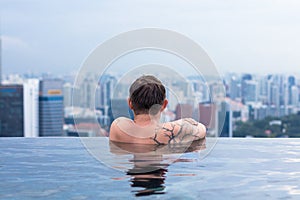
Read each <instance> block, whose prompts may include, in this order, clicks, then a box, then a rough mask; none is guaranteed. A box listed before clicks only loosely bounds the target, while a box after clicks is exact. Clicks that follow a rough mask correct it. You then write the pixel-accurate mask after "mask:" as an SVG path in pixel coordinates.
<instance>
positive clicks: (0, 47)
mask: <svg viewBox="0 0 300 200" xmlns="http://www.w3.org/2000/svg"><path fill="white" fill-rule="evenodd" d="M0 28H1V27H0ZM1 83H2V37H1V29H0V85H1Z"/></svg>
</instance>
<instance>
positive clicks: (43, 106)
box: [39, 79, 64, 136]
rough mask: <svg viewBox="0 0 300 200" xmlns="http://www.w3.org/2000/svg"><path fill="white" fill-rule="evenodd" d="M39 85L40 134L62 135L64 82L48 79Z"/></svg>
mask: <svg viewBox="0 0 300 200" xmlns="http://www.w3.org/2000/svg"><path fill="white" fill-rule="evenodd" d="M39 87H40V88H39V136H62V134H63V123H64V106H63V93H62V87H63V82H62V80H60V79H48V80H47V79H46V80H42V81H41V82H40V86H39Z"/></svg>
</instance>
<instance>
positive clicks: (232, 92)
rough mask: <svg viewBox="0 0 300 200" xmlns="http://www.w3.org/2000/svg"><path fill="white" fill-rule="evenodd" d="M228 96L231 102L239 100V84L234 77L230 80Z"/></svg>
mask: <svg viewBox="0 0 300 200" xmlns="http://www.w3.org/2000/svg"><path fill="white" fill-rule="evenodd" d="M229 96H230V98H231V99H233V100H237V99H240V98H241V83H240V81H239V80H238V79H237V78H236V77H235V76H232V77H231V79H230V87H229Z"/></svg>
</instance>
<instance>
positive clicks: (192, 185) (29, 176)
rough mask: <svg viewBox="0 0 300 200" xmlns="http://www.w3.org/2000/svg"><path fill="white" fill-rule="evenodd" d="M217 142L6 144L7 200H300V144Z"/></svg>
mask: <svg viewBox="0 0 300 200" xmlns="http://www.w3.org/2000/svg"><path fill="white" fill-rule="evenodd" d="M86 141H91V142H92V143H93V144H94V146H93V148H94V149H97V150H99V152H100V153H99V155H100V156H99V157H97V156H95V154H93V155H92V154H91V153H93V150H90V149H89V151H87V150H86ZM212 142H213V141H212V140H211V139H210V138H208V139H207V141H206V150H203V148H204V144H203V143H197V144H193V145H194V146H193V148H190V149H186V150H185V151H187V152H186V153H183V154H182V155H181V154H179V151H176V150H175V151H174V148H173V149H172V151H170V152H167V153H166V150H165V149H164V150H161V149H155V152H156V153H155V154H151V153H150V154H148V153H147V152H150V150H149V149H151V148H149V149H147V148H148V147H147V148H146V147H138V146H137V147H136V146H135V147H133V148H131V147H128V148H127V147H123V146H118V144H117V145H115V144H114V145H112V144H109V142H108V141H107V139H106V138H86V139H85V141H84V142H83V140H81V139H80V138H1V139H0V180H1V182H0V199H74V200H75V199H76V200H79V199H119V198H122V199H124V198H126V199H130V198H141V199H153V198H158V199H233V198H235V199H255V198H256V199H300V139H250V138H249V139H244V138H243V139H226V138H221V139H218V143H217V144H216V145H215V147H214V148H213V149H212V151H207V147H210V146H212V145H210V144H211V143H212ZM116 146H117V147H118V148H119V149H118V148H117V150H116V148H115V147H116ZM132 149H133V150H132ZM152 150H153V149H152ZM133 151H134V152H133ZM205 151H207V152H209V153H208V154H207V155H206V156H205V157H204V158H203V156H201V152H205ZM124 152H125V153H124ZM141 152H143V153H141ZM145 152H146V154H145ZM99 159H102V162H100V161H99Z"/></svg>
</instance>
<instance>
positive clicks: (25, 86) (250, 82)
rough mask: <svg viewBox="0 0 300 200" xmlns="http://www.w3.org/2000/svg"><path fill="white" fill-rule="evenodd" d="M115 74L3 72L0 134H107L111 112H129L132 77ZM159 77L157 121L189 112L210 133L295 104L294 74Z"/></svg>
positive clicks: (280, 113) (226, 131) (226, 132)
mask: <svg viewBox="0 0 300 200" xmlns="http://www.w3.org/2000/svg"><path fill="white" fill-rule="evenodd" d="M120 79H121V76H116V75H110V74H104V75H103V76H101V77H95V76H93V75H90V76H89V77H86V78H85V79H84V80H83V81H82V83H81V85H80V86H78V85H77V86H74V81H75V76H70V75H68V76H60V77H54V76H51V75H49V74H43V75H33V74H30V75H28V74H25V75H18V74H10V75H2V81H1V85H0V109H1V112H0V136H1V137H43V136H81V137H88V136H108V134H109V127H110V124H111V123H112V121H113V120H114V119H115V118H117V117H120V116H125V117H129V118H132V116H133V114H132V112H131V111H130V110H129V108H128V106H127V98H128V88H129V86H130V84H131V82H130V81H119V80H120ZM131 81H134V80H131ZM162 81H163V83H164V85H165V86H166V88H167V98H168V100H169V105H168V107H167V109H166V110H165V111H164V113H162V121H171V120H176V119H180V118H184V117H191V118H194V119H195V120H197V121H199V122H202V123H203V124H205V125H206V126H207V128H208V133H209V136H221V137H233V136H234V134H233V133H234V131H235V130H236V129H237V124H239V123H240V122H249V121H253V120H263V119H265V118H267V117H275V118H280V117H284V116H288V115H292V114H297V113H298V112H299V110H300V109H299V107H300V104H299V99H300V98H299V87H300V86H299V82H298V79H297V77H295V76H294V75H288V76H287V75H278V74H277V75H276V74H270V75H253V74H232V73H229V74H227V75H226V76H224V79H223V83H221V84H220V83H217V82H214V81H206V80H204V79H203V77H198V76H189V77H185V80H183V79H181V80H176V79H174V78H172V77H168V76H166V78H164V79H163V80H162ZM94 83H96V84H94ZM218 91H220V92H218ZM215 96H216V97H215ZM215 99H217V100H215ZM272 123H275V124H276V123H277V124H278V123H281V122H280V121H278V120H277V121H273V122H272Z"/></svg>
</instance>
